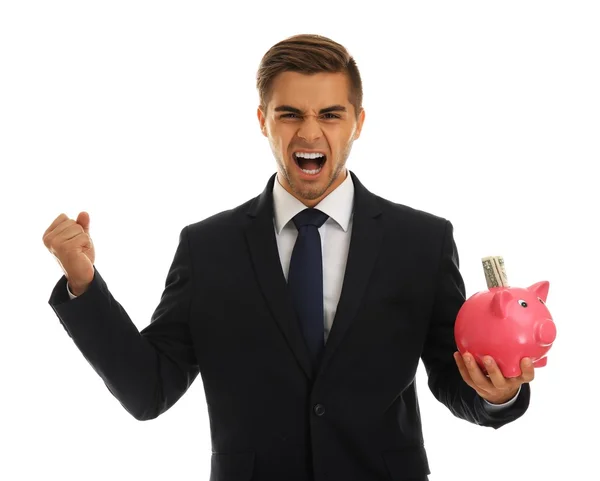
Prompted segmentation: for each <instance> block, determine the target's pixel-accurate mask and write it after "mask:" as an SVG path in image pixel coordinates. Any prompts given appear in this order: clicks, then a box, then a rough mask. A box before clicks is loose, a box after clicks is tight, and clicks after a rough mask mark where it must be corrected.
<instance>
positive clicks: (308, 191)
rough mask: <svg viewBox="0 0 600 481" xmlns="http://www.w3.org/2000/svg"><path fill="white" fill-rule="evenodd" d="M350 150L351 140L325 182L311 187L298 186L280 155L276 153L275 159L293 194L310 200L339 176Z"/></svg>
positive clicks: (315, 197) (325, 190) (319, 194)
mask: <svg viewBox="0 0 600 481" xmlns="http://www.w3.org/2000/svg"><path fill="white" fill-rule="evenodd" d="M351 150H352V142H350V143H349V144H348V146H347V147H346V150H345V151H344V152H342V153H341V154H340V158H339V159H338V161H337V162H336V163H335V164H334V167H333V169H332V171H331V174H330V176H329V179H327V182H326V183H325V185H324V186H319V185H316V186H314V187H312V188H311V187H310V186H309V187H307V188H304V189H302V188H301V186H299V185H298V184H297V183H296V182H295V181H294V179H293V177H292V176H291V175H290V173H289V170H288V168H287V166H286V164H285V162H284V161H283V160H282V159H281V156H278V155H277V154H276V155H275V160H276V162H277V165H278V166H279V171H280V172H281V173H282V175H283V177H284V178H285V180H286V181H287V183H288V185H289V186H290V188H291V189H292V192H294V194H296V196H298V197H299V198H301V199H305V200H311V201H312V200H315V199H318V198H320V197H321V196H322V195H323V194H325V192H327V189H329V188H330V187H331V185H332V184H333V183H334V182H335V181H336V180H337V179H338V177H339V176H340V174H341V173H342V171H343V170H344V168H345V167H346V161H347V160H348V157H349V156H350V151H351ZM331 161H332V159H327V162H328V163H329V162H331ZM292 168H294V169H295V168H296V166H295V165H294V166H292ZM319 181H320V182H322V181H323V179H319ZM320 182H319V183H320Z"/></svg>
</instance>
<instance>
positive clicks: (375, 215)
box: [319, 172, 383, 373]
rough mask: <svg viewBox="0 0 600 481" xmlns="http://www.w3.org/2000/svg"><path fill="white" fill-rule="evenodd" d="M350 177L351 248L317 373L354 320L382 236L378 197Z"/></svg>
mask: <svg viewBox="0 0 600 481" xmlns="http://www.w3.org/2000/svg"><path fill="white" fill-rule="evenodd" d="M350 175H351V176H352V181H353V182H354V214H353V220H352V234H351V237H350V248H349V251H348V260H347V263H346V272H345V273H344V282H343V285H342V292H341V295H340V300H339V302H338V305H337V309H336V313H335V317H334V320H333V325H332V327H331V331H330V333H329V337H328V339H327V344H326V345H325V351H324V353H323V359H322V360H321V364H320V365H319V373H321V372H322V371H323V370H324V369H325V368H326V367H327V364H328V363H329V362H330V361H331V359H332V357H333V356H334V354H335V351H336V349H337V347H338V346H339V345H340V343H341V342H342V340H343V338H344V335H345V334H346V332H347V331H348V328H349V327H350V326H351V325H352V322H353V321H354V318H355V316H356V312H357V311H358V308H359V307H360V304H361V302H362V299H363V296H364V294H365V291H366V288H367V285H368V283H369V277H370V275H371V271H372V270H373V266H374V265H375V261H376V259H377V255H378V253H379V247H380V245H381V239H382V237H383V226H382V223H381V222H380V221H379V216H380V214H381V208H380V207H379V205H378V203H377V197H376V196H374V195H373V194H372V193H371V192H369V191H368V190H367V189H366V188H365V187H364V186H363V185H362V184H361V183H360V181H359V180H358V178H357V177H356V176H355V175H354V173H353V172H350Z"/></svg>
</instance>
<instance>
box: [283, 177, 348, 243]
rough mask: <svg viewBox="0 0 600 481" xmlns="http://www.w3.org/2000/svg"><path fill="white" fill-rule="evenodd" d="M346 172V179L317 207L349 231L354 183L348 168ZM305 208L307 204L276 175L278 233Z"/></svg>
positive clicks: (345, 230) (316, 207)
mask: <svg viewBox="0 0 600 481" xmlns="http://www.w3.org/2000/svg"><path fill="white" fill-rule="evenodd" d="M346 172H347V174H346V179H344V181H343V182H342V183H341V184H340V185H338V187H337V188H336V189H335V190H333V192H330V193H329V195H327V197H325V198H324V199H323V200H321V202H319V203H318V204H317V205H316V206H315V209H319V210H320V211H321V212H324V213H325V214H327V215H328V216H329V217H330V218H331V219H333V220H334V221H335V222H337V223H338V224H339V225H340V227H341V228H342V229H343V230H344V232H347V231H348V226H349V224H350V218H351V217H352V211H353V208H354V183H353V182H352V178H351V176H350V172H349V171H348V170H346ZM304 209H306V206H305V205H304V204H303V203H302V202H300V201H299V200H298V199H296V198H295V197H294V196H293V195H292V194H290V193H289V192H288V191H287V190H285V189H284V188H283V187H282V185H281V184H280V183H279V176H278V175H276V176H275V183H274V184H273V211H274V216H275V228H276V229H277V234H279V233H281V230H282V229H283V228H284V227H285V226H286V225H287V223H288V222H289V221H291V220H292V218H293V217H294V216H295V215H296V214H298V213H299V212H301V211H303V210H304Z"/></svg>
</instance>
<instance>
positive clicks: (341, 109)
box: [275, 105, 346, 115]
mask: <svg viewBox="0 0 600 481" xmlns="http://www.w3.org/2000/svg"><path fill="white" fill-rule="evenodd" d="M275 112H293V113H295V114H303V113H304V112H303V111H302V110H300V109H297V108H296V107H292V106H291V105H279V106H278V107H275ZM329 112H346V107H344V106H343V105H332V106H331V107H326V108H324V109H321V110H319V115H321V114H327V113H329Z"/></svg>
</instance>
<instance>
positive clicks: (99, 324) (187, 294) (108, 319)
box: [48, 226, 199, 421]
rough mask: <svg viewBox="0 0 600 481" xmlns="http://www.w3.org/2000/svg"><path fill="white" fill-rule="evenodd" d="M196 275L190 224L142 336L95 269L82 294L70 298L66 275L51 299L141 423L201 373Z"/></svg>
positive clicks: (167, 405)
mask: <svg viewBox="0 0 600 481" xmlns="http://www.w3.org/2000/svg"><path fill="white" fill-rule="evenodd" d="M192 275H193V273H192V263H191V259H190V248H189V240H188V227H187V226H186V227H184V228H183V229H182V231H181V233H180V235H179V245H178V246H177V250H176V252H175V256H174V259H173V262H172V264H171V267H170V269H169V272H168V275H167V279H166V282H165V289H164V291H163V294H162V296H161V299H160V302H159V304H158V307H157V308H156V310H155V311H154V314H153V315H152V319H151V323H150V324H149V325H148V326H147V327H146V328H145V329H143V330H142V331H141V332H140V331H138V329H137V327H136V325H135V324H134V323H133V322H132V321H131V319H130V318H129V316H128V314H127V312H125V309H123V307H122V306H121V304H119V303H118V302H117V301H116V300H115V298H114V297H113V296H112V294H111V293H110V291H109V290H108V287H107V285H106V282H105V281H104V279H103V278H102V276H101V275H100V272H99V271H98V270H97V269H96V267H95V266H94V279H93V281H92V283H91V284H90V286H89V287H88V289H87V290H86V291H85V292H84V293H83V294H82V295H80V296H78V297H77V298H75V299H72V300H71V299H69V295H68V291H67V289H66V284H67V279H66V277H65V276H63V277H62V278H61V279H60V280H59V281H58V283H57V284H56V286H55V287H54V290H53V291H52V294H51V296H50V299H49V301H48V302H49V304H50V306H51V307H52V309H53V310H54V312H55V313H56V315H57V316H58V318H59V320H60V322H61V324H62V325H63V327H64V328H65V330H66V331H67V333H68V334H69V336H70V337H71V338H72V340H73V342H74V343H75V345H76V346H77V348H78V349H79V350H80V351H81V353H82V354H83V356H84V357H85V359H86V360H87V361H88V362H89V363H90V365H91V366H92V367H93V368H94V370H95V371H96V372H97V373H98V375H99V376H100V377H101V378H102V380H103V381H104V383H105V384H106V387H107V388H108V390H109V391H110V392H111V393H112V394H113V395H114V396H115V397H116V398H117V399H118V400H119V402H120V403H121V405H122V406H123V407H124V408H125V409H126V410H127V411H128V412H129V413H130V414H131V415H132V416H133V417H134V418H135V419H138V420H140V421H141V420H148V419H153V418H155V417H157V416H159V415H160V414H162V413H163V412H165V411H166V410H167V409H169V408H170V407H171V406H172V405H173V404H175V403H176V402H177V400H178V399H179V398H180V397H181V396H182V395H183V394H184V393H185V392H186V391H187V389H188V388H189V387H190V385H191V384H192V382H193V381H194V379H195V378H196V376H197V375H198V372H199V367H198V362H197V360H196V356H195V353H194V347H193V343H192V336H191V333H190V328H189V316H190V304H191V296H192V286H193V278H192Z"/></svg>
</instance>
